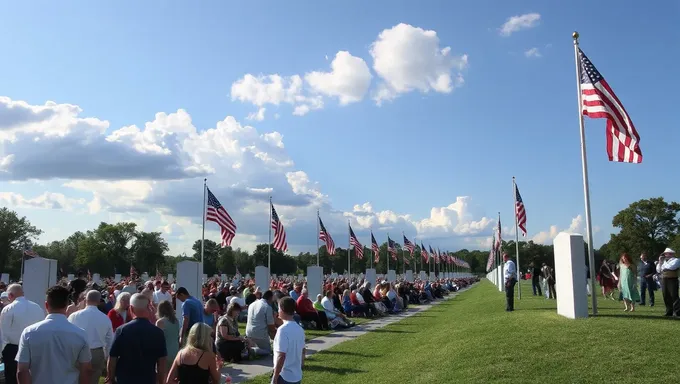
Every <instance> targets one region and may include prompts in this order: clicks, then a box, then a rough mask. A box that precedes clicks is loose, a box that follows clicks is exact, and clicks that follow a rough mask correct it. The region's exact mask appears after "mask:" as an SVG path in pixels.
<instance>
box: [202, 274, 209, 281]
mask: <svg viewBox="0 0 680 384" xmlns="http://www.w3.org/2000/svg"><path fill="white" fill-rule="evenodd" d="M201 275H203V277H202V279H201V282H203V283H205V282H207V281H208V275H206V274H205V273H202V274H201Z"/></svg>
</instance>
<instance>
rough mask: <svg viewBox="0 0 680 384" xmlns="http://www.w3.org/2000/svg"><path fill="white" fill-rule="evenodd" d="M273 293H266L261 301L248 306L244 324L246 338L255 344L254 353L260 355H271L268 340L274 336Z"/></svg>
mask: <svg viewBox="0 0 680 384" xmlns="http://www.w3.org/2000/svg"><path fill="white" fill-rule="evenodd" d="M273 302H274V293H273V292H272V291H266V292H265V293H264V294H262V299H260V300H255V301H254V302H253V303H252V304H250V305H249V306H248V323H246V337H248V338H250V339H251V340H253V341H254V342H255V343H256V344H257V347H258V348H257V349H256V353H258V354H262V355H270V354H271V351H272V349H271V344H270V343H269V340H270V338H273V337H274V335H275V334H276V326H275V325H274V310H273V309H272V306H271V305H272V303H273Z"/></svg>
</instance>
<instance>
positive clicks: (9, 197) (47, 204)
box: [0, 192, 85, 211]
mask: <svg viewBox="0 0 680 384" xmlns="http://www.w3.org/2000/svg"><path fill="white" fill-rule="evenodd" d="M0 204H2V205H3V206H8V207H13V208H37V209H62V210H66V211H70V210H73V209H75V208H78V207H80V206H83V205H84V204H85V199H73V198H69V197H66V196H64V195H63V194H61V193H51V192H43V193H42V194H41V195H39V196H36V197H33V198H27V197H24V196H23V195H21V194H19V193H14V192H0Z"/></svg>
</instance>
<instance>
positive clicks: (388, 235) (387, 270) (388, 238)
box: [385, 232, 390, 280]
mask: <svg viewBox="0 0 680 384" xmlns="http://www.w3.org/2000/svg"><path fill="white" fill-rule="evenodd" d="M388 273H390V233H389V232H387V269H386V270H385V276H387V274H388ZM385 280H387V279H385Z"/></svg>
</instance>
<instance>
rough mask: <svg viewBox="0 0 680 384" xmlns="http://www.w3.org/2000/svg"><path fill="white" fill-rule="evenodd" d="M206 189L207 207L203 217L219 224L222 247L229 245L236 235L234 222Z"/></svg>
mask: <svg viewBox="0 0 680 384" xmlns="http://www.w3.org/2000/svg"><path fill="white" fill-rule="evenodd" d="M206 189H207V190H208V208H207V210H206V213H205V219H206V220H208V221H214V222H215V223H217V225H219V226H220V236H221V237H222V248H224V247H228V246H230V245H231V241H232V240H233V239H234V236H236V223H234V220H232V218H231V216H229V213H227V210H226V209H224V207H223V206H222V204H220V202H219V200H217V198H216V197H215V195H213V193H212V192H210V188H207V187H206Z"/></svg>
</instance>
